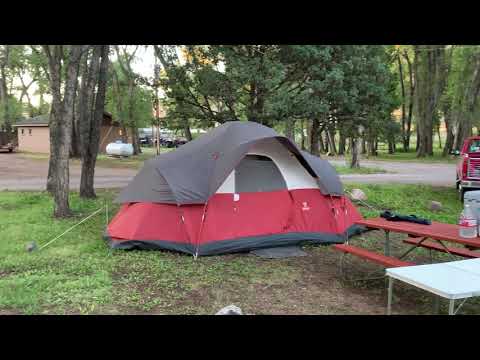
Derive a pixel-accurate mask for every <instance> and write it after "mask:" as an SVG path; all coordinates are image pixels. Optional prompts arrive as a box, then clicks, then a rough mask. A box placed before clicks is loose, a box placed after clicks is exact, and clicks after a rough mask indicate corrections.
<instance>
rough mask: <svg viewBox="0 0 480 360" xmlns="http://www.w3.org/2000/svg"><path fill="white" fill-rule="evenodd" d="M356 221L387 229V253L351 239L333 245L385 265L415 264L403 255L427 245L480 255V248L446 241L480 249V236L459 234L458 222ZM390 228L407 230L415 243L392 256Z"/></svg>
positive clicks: (472, 255) (444, 250)
mask: <svg viewBox="0 0 480 360" xmlns="http://www.w3.org/2000/svg"><path fill="white" fill-rule="evenodd" d="M356 224H357V225H361V226H364V227H366V228H367V229H372V230H373V229H375V230H383V231H384V232H385V248H384V254H380V253H377V252H373V251H370V250H367V249H363V248H361V247H357V246H353V245H351V244H350V243H348V241H347V243H345V244H337V245H334V246H333V248H334V249H335V250H338V251H340V252H342V253H344V254H351V255H353V256H357V257H360V258H362V259H364V260H367V261H370V262H373V263H376V264H378V265H381V266H383V267H384V268H396V267H406V266H412V265H415V264H414V263H412V262H407V261H404V260H403V258H405V257H406V256H407V255H408V254H409V253H410V252H411V251H413V250H414V249H416V248H419V247H423V248H427V249H429V250H430V251H432V250H433V251H439V252H444V253H448V254H450V255H457V256H461V257H465V258H480V252H477V251H472V250H469V249H466V248H462V247H458V246H457V247H452V246H447V245H446V244H445V242H450V243H454V244H458V245H464V246H467V247H469V248H473V249H480V238H474V239H465V238H462V237H460V236H459V235H458V230H459V229H458V225H453V224H444V223H440V222H436V221H432V223H431V225H424V224H417V223H412V222H406V221H388V220H386V219H384V218H381V217H378V218H371V219H363V220H359V221H356ZM390 232H397V233H404V234H407V235H408V238H407V239H404V240H403V243H405V244H408V245H411V247H410V248H409V249H408V250H407V251H406V252H404V253H403V254H402V255H400V256H399V257H398V258H397V257H392V256H391V254H390V247H391V246H390ZM342 263H343V262H342ZM342 272H343V270H342Z"/></svg>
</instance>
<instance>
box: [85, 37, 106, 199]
mask: <svg viewBox="0 0 480 360" xmlns="http://www.w3.org/2000/svg"><path fill="white" fill-rule="evenodd" d="M97 49H98V50H97ZM97 49H95V50H96V51H95V52H94V53H98V54H99V56H100V57H101V61H100V65H99V68H98V70H97V68H96V65H95V63H94V65H95V67H94V68H93V69H92V71H94V72H98V76H97V74H96V76H95V78H96V80H97V81H96V82H97V86H96V87H97V92H96V94H95V103H94V108H93V109H91V112H92V116H91V121H90V124H89V125H90V127H89V129H88V130H89V131H88V135H89V136H88V138H87V139H88V143H87V144H86V151H85V152H84V153H83V156H82V175H81V179H80V197H83V198H95V197H96V194H95V186H94V179H95V165H96V161H97V155H98V150H99V146H100V129H101V126H102V121H103V115H104V112H105V93H106V86H107V73H108V52H109V46H108V45H97ZM97 51H98V52H97ZM92 97H93V94H92ZM87 139H85V140H87Z"/></svg>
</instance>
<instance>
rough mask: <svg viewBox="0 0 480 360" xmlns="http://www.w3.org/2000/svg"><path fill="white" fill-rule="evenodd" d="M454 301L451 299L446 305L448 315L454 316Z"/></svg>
mask: <svg viewBox="0 0 480 360" xmlns="http://www.w3.org/2000/svg"><path fill="white" fill-rule="evenodd" d="M454 309H455V300H453V299H451V300H450V304H449V305H448V315H455V311H454Z"/></svg>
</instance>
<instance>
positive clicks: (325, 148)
mask: <svg viewBox="0 0 480 360" xmlns="http://www.w3.org/2000/svg"><path fill="white" fill-rule="evenodd" d="M318 144H319V149H318V151H319V152H320V153H323V154H325V153H326V152H327V151H328V143H325V141H324V140H323V131H320V130H319V132H318Z"/></svg>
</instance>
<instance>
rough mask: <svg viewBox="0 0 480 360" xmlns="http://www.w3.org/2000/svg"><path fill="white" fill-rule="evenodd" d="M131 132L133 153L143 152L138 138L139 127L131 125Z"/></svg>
mask: <svg viewBox="0 0 480 360" xmlns="http://www.w3.org/2000/svg"><path fill="white" fill-rule="evenodd" d="M130 133H131V136H132V145H133V154H134V155H138V154H141V153H142V149H141V148H140V141H139V140H138V129H137V128H136V127H135V126H131V127H130Z"/></svg>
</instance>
